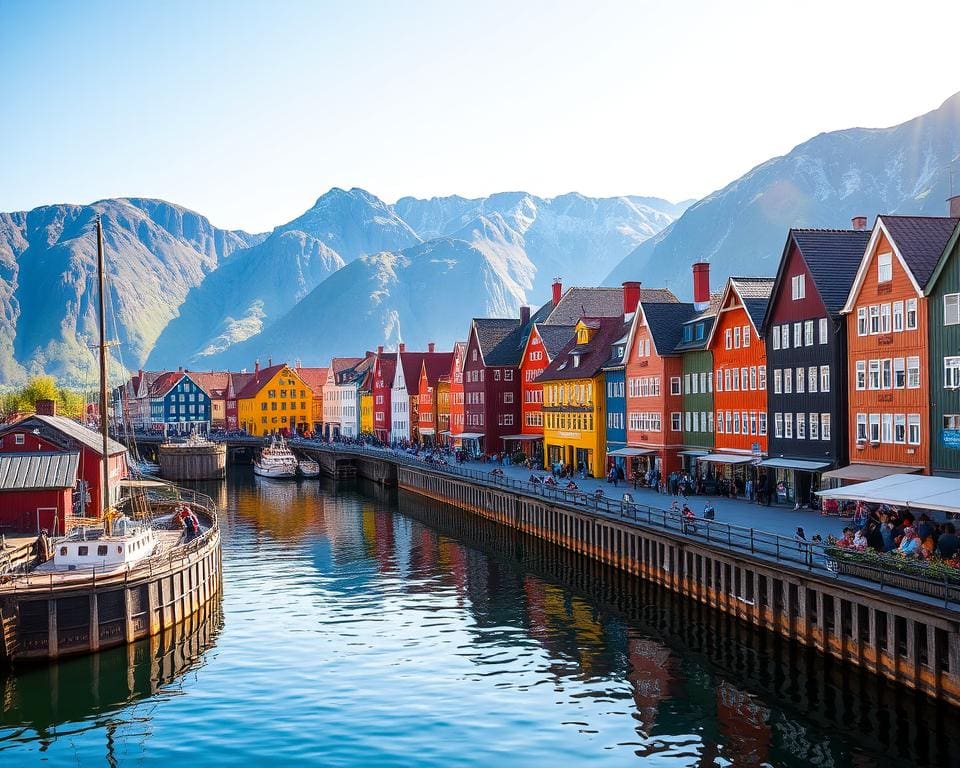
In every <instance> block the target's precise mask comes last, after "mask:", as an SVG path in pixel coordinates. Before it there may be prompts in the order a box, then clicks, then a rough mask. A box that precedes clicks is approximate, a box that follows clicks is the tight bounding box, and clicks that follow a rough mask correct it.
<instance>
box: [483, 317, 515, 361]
mask: <svg viewBox="0 0 960 768" xmlns="http://www.w3.org/2000/svg"><path fill="white" fill-rule="evenodd" d="M519 325H520V319H519V318H513V319H511V318H494V317H475V318H474V319H473V326H474V328H476V330H477V344H479V345H480V354H481V355H483V360H484V362H485V363H486V364H487V365H490V363H489V362H488V361H487V355H489V354H490V353H491V352H492V351H493V349H494V348H495V347H496V346H497V345H498V344H499V343H500V342H501V341H503V340H504V339H505V338H506V337H507V336H508V335H509V334H510V331H512V330H514V329H515V328H517V327H519Z"/></svg>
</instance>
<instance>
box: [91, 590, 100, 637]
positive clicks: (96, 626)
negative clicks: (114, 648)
mask: <svg viewBox="0 0 960 768" xmlns="http://www.w3.org/2000/svg"><path fill="white" fill-rule="evenodd" d="M99 597H100V596H99V595H98V594H97V593H96V592H92V593H91V594H90V633H89V635H90V641H89V642H90V650H91V651H99V650H100V605H99V602H100V600H99Z"/></svg>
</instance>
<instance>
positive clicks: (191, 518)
mask: <svg viewBox="0 0 960 768" xmlns="http://www.w3.org/2000/svg"><path fill="white" fill-rule="evenodd" d="M184 525H185V527H186V538H187V540H188V541H189V540H190V539H193V538H196V537H197V536H199V535H200V520H199V518H198V517H197V516H196V514H195V513H194V512H193V510H191V509H188V510H187V514H186V516H185V517H184Z"/></svg>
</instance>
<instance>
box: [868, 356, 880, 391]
mask: <svg viewBox="0 0 960 768" xmlns="http://www.w3.org/2000/svg"><path fill="white" fill-rule="evenodd" d="M868 381H869V389H880V361H879V360H871V361H870V373H869V379H868Z"/></svg>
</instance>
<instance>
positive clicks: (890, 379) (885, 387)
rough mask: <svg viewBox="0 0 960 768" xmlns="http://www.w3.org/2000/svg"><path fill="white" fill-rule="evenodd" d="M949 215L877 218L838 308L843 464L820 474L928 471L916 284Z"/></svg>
mask: <svg viewBox="0 0 960 768" xmlns="http://www.w3.org/2000/svg"><path fill="white" fill-rule="evenodd" d="M951 224H952V221H951V220H950V219H947V218H944V217H933V216H878V217H877V221H876V223H875V224H874V226H873V232H872V234H871V237H870V242H869V243H868V245H867V249H866V252H865V253H864V255H863V260H862V261H861V263H860V269H859V270H858V272H857V277H856V279H855V280H854V283H853V287H852V288H851V289H850V295H849V297H848V298H847V303H846V305H845V306H844V308H843V312H844V313H845V314H848V315H849V317H848V318H847V371H848V382H849V385H848V390H849V398H848V403H849V405H848V419H849V422H848V424H849V448H850V461H851V465H850V466H849V467H847V468H845V469H844V470H839V471H835V472H831V473H828V474H829V475H830V476H831V477H833V478H834V479H837V480H868V479H874V478H876V477H882V476H883V475H889V474H897V473H901V472H916V471H922V472H924V473H929V472H930V381H929V339H928V328H927V316H928V315H927V299H926V298H925V297H924V288H925V287H926V285H927V283H928V282H929V280H930V278H931V276H932V274H933V270H934V268H935V267H936V264H937V261H938V259H939V257H940V255H941V253H942V252H943V249H944V247H945V246H946V244H947V241H948V240H949V239H950V235H951V234H952V229H953V227H952V226H951Z"/></svg>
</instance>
